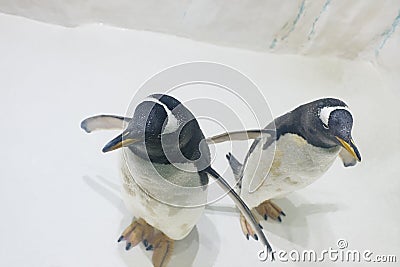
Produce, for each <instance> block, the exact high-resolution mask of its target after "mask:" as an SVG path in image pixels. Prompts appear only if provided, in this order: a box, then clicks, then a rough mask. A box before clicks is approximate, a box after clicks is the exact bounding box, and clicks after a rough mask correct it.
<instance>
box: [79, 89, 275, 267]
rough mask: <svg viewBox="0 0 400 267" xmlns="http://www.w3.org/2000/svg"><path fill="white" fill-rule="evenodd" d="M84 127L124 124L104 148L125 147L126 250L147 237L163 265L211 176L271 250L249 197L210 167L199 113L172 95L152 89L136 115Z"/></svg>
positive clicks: (197, 212)
mask: <svg viewBox="0 0 400 267" xmlns="http://www.w3.org/2000/svg"><path fill="white" fill-rule="evenodd" d="M81 128H82V129H84V130H85V131H86V132H88V133H90V132H93V131H95V130H101V129H123V132H122V133H121V134H120V135H118V136H117V137H115V138H114V139H112V140H111V141H110V142H108V143H107V144H106V145H105V146H104V148H103V150H102V151H103V152H105V153H106V152H110V151H113V150H116V149H119V148H122V152H123V153H121V155H122V157H121V158H122V160H121V163H120V169H121V174H122V180H123V190H122V191H123V193H122V194H123V200H124V202H125V205H126V206H127V208H128V210H129V211H130V212H131V214H132V215H133V217H134V219H133V221H132V223H131V224H130V225H129V226H128V227H127V228H126V229H125V230H124V231H123V232H122V234H121V236H120V238H119V239H118V242H121V241H126V250H129V249H130V248H131V247H134V246H136V245H137V244H139V243H140V242H143V244H144V245H145V247H146V250H153V256H152V263H153V265H154V266H156V267H160V266H165V265H166V264H167V263H168V261H169V259H170V256H171V253H172V251H173V246H174V241H175V240H181V239H183V238H185V237H186V236H187V235H188V234H189V233H190V231H191V230H192V229H193V227H194V226H195V225H196V223H197V221H198V220H199V218H200V216H201V215H202V213H203V210H204V207H205V204H206V201H207V185H208V182H209V180H208V179H209V177H212V178H214V179H215V180H216V182H217V183H218V185H219V186H221V187H222V188H223V189H224V190H225V192H227V194H228V195H229V196H230V197H231V198H232V199H233V201H234V202H235V204H236V205H237V207H238V208H239V210H240V211H241V212H242V216H244V217H245V218H246V219H247V221H248V222H249V224H250V225H251V226H252V227H253V229H256V230H255V231H254V235H253V238H255V239H257V240H258V238H260V240H261V242H262V244H263V246H264V247H266V248H268V251H272V249H271V246H270V244H269V243H268V240H267V239H266V237H265V235H264V233H263V232H262V230H261V226H260V225H259V224H258V223H257V221H256V219H255V218H254V217H253V214H252V213H251V211H250V210H249V208H248V207H247V205H246V204H245V202H243V200H242V199H241V198H240V197H239V196H238V194H237V193H236V192H235V191H234V190H233V189H232V188H231V187H230V185H229V184H228V183H227V182H226V180H224V179H223V178H222V177H221V175H219V174H218V172H217V171H215V170H214V169H213V168H212V167H211V165H210V162H211V157H210V150H209V147H208V144H207V142H206V141H207V140H206V139H205V137H204V134H203V132H202V130H201V128H200V126H199V124H198V122H197V120H196V118H195V116H194V115H193V114H192V113H191V112H190V111H189V110H188V109H187V108H186V107H185V106H184V105H183V104H182V103H181V102H180V101H178V100H177V99H175V98H174V97H172V96H169V95H166V94H153V95H150V96H148V97H147V98H145V99H144V100H143V101H142V102H141V103H139V105H138V106H137V107H136V109H135V111H134V114H133V117H132V118H127V117H122V116H114V115H98V116H94V117H90V118H87V119H85V120H84V121H82V123H81ZM253 134H255V133H253Z"/></svg>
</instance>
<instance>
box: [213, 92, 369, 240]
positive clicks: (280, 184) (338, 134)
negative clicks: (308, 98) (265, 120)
mask: <svg viewBox="0 0 400 267" xmlns="http://www.w3.org/2000/svg"><path fill="white" fill-rule="evenodd" d="M352 127H353V116H352V113H351V112H350V109H349V108H348V106H347V105H346V104H345V103H344V102H343V101H341V100H339V99H335V98H322V99H318V100H315V101H312V102H310V103H307V104H303V105H301V106H299V107H297V108H295V109H294V110H292V111H290V112H288V113H286V114H284V115H282V116H280V117H278V118H276V119H275V120H274V121H272V122H271V123H270V124H268V125H267V126H266V127H265V129H264V131H263V132H260V133H259V134H253V135H252V136H250V135H246V132H241V131H238V132H233V133H225V134H222V135H219V136H214V137H211V138H210V140H213V141H214V142H215V143H220V142H225V141H227V140H245V139H252V138H254V139H255V140H254V141H253V143H252V145H251V147H250V148H249V150H248V152H247V155H246V157H245V159H244V163H243V164H241V163H240V162H239V161H238V160H237V159H236V158H235V157H234V156H233V155H232V154H231V153H229V154H228V155H227V156H226V157H227V159H228V162H229V165H230V167H231V169H232V171H233V174H234V176H235V178H236V179H237V181H238V183H239V186H238V188H239V191H240V192H239V194H240V196H241V197H242V198H243V200H244V201H245V202H246V203H247V204H248V206H249V207H250V208H251V209H252V210H253V211H254V210H255V213H258V214H259V215H261V217H263V218H264V219H265V220H266V219H267V218H268V217H271V218H272V219H275V220H278V221H282V219H281V216H286V214H285V213H284V212H283V211H282V209H281V208H280V207H279V206H278V205H276V204H275V203H273V202H272V199H274V198H281V197H283V196H285V195H287V194H289V193H291V192H293V191H296V190H299V189H301V188H304V187H306V186H307V185H310V184H311V183H313V182H315V181H316V180H317V179H318V178H320V177H321V176H322V175H323V174H324V173H325V172H326V171H327V170H328V169H329V168H330V166H331V165H332V164H333V162H334V161H335V159H336V158H337V157H340V158H341V160H342V162H343V165H344V166H345V167H349V166H354V165H356V163H357V162H360V161H361V155H360V152H359V150H358V148H357V146H356V145H355V142H354V140H353V138H352V135H351V132H352ZM240 223H241V227H242V230H243V233H244V234H245V235H246V236H247V238H248V237H249V235H250V236H251V235H252V233H253V230H252V229H251V226H249V225H248V223H247V222H246V219H245V218H244V217H243V216H241V218H240Z"/></svg>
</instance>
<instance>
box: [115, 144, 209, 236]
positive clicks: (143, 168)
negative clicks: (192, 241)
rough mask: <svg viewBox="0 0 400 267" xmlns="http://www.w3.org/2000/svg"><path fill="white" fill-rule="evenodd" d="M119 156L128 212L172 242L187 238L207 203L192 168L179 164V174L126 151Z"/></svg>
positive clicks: (203, 191) (172, 168) (196, 174)
mask: <svg viewBox="0 0 400 267" xmlns="http://www.w3.org/2000/svg"><path fill="white" fill-rule="evenodd" d="M122 154H123V158H122V162H121V171H122V178H123V199H124V202H125V205H126V206H127V208H128V210H130V211H131V212H132V214H133V215H134V216H135V217H136V218H142V219H144V220H145V221H146V222H147V223H148V224H150V225H152V226H153V227H155V228H157V229H158V230H160V231H162V232H163V233H164V234H166V235H167V236H168V237H170V238H172V239H174V240H180V239H182V238H184V237H186V236H187V235H188V234H189V233H190V231H191V230H192V229H193V227H194V226H195V225H196V223H197V221H198V220H199V218H200V216H201V214H202V213H203V210H204V207H205V206H204V204H205V203H206V201H207V190H204V189H203V188H202V187H201V183H200V176H199V175H198V173H197V171H196V169H195V167H194V166H191V165H189V164H181V165H180V166H179V167H181V168H182V169H184V170H182V169H179V168H176V167H174V166H173V165H166V164H154V165H153V164H152V163H150V162H149V161H145V160H143V159H142V158H140V157H137V156H136V155H134V154H133V153H132V152H131V151H130V150H129V149H124V151H123V153H122ZM126 162H128V164H126ZM153 166H154V167H155V168H154V167H153ZM158 173H161V174H162V175H163V177H164V178H165V179H164V178H162V177H161V176H160V175H158ZM166 179H168V180H166Z"/></svg>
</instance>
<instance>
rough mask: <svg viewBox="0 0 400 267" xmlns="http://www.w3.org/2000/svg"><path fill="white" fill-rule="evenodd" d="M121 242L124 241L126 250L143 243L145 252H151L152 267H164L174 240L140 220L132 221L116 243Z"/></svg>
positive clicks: (169, 256)
mask: <svg viewBox="0 0 400 267" xmlns="http://www.w3.org/2000/svg"><path fill="white" fill-rule="evenodd" d="M123 240H125V241H126V246H125V249H126V250H129V249H131V248H132V247H134V246H136V245H137V244H139V243H140V242H143V244H144V246H145V247H146V250H153V257H152V262H153V266H154V267H164V266H166V264H167V263H168V261H169V259H170V258H171V255H172V251H173V247H174V240H172V239H170V238H169V237H167V236H166V235H165V234H163V233H162V232H161V231H159V230H157V229H155V228H154V227H153V226H151V225H149V224H148V223H147V222H146V221H145V220H143V219H141V218H139V219H137V220H133V222H132V223H131V224H130V225H129V226H128V227H127V228H126V229H125V230H124V231H123V232H122V234H121V236H120V238H119V239H118V242H121V241H123Z"/></svg>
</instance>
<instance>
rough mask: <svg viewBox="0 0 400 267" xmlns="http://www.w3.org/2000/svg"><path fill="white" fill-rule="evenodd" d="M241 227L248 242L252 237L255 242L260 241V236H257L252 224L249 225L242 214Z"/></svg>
mask: <svg viewBox="0 0 400 267" xmlns="http://www.w3.org/2000/svg"><path fill="white" fill-rule="evenodd" d="M259 225H260V228H261V229H262V226H261V224H259ZM240 226H241V227H242V231H243V234H244V235H245V236H246V239H247V240H249V239H250V236H251V237H252V238H254V239H255V240H258V236H257V235H256V232H255V231H254V230H253V228H252V227H251V226H250V224H248V223H247V220H246V218H245V217H244V216H243V215H242V214H240Z"/></svg>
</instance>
